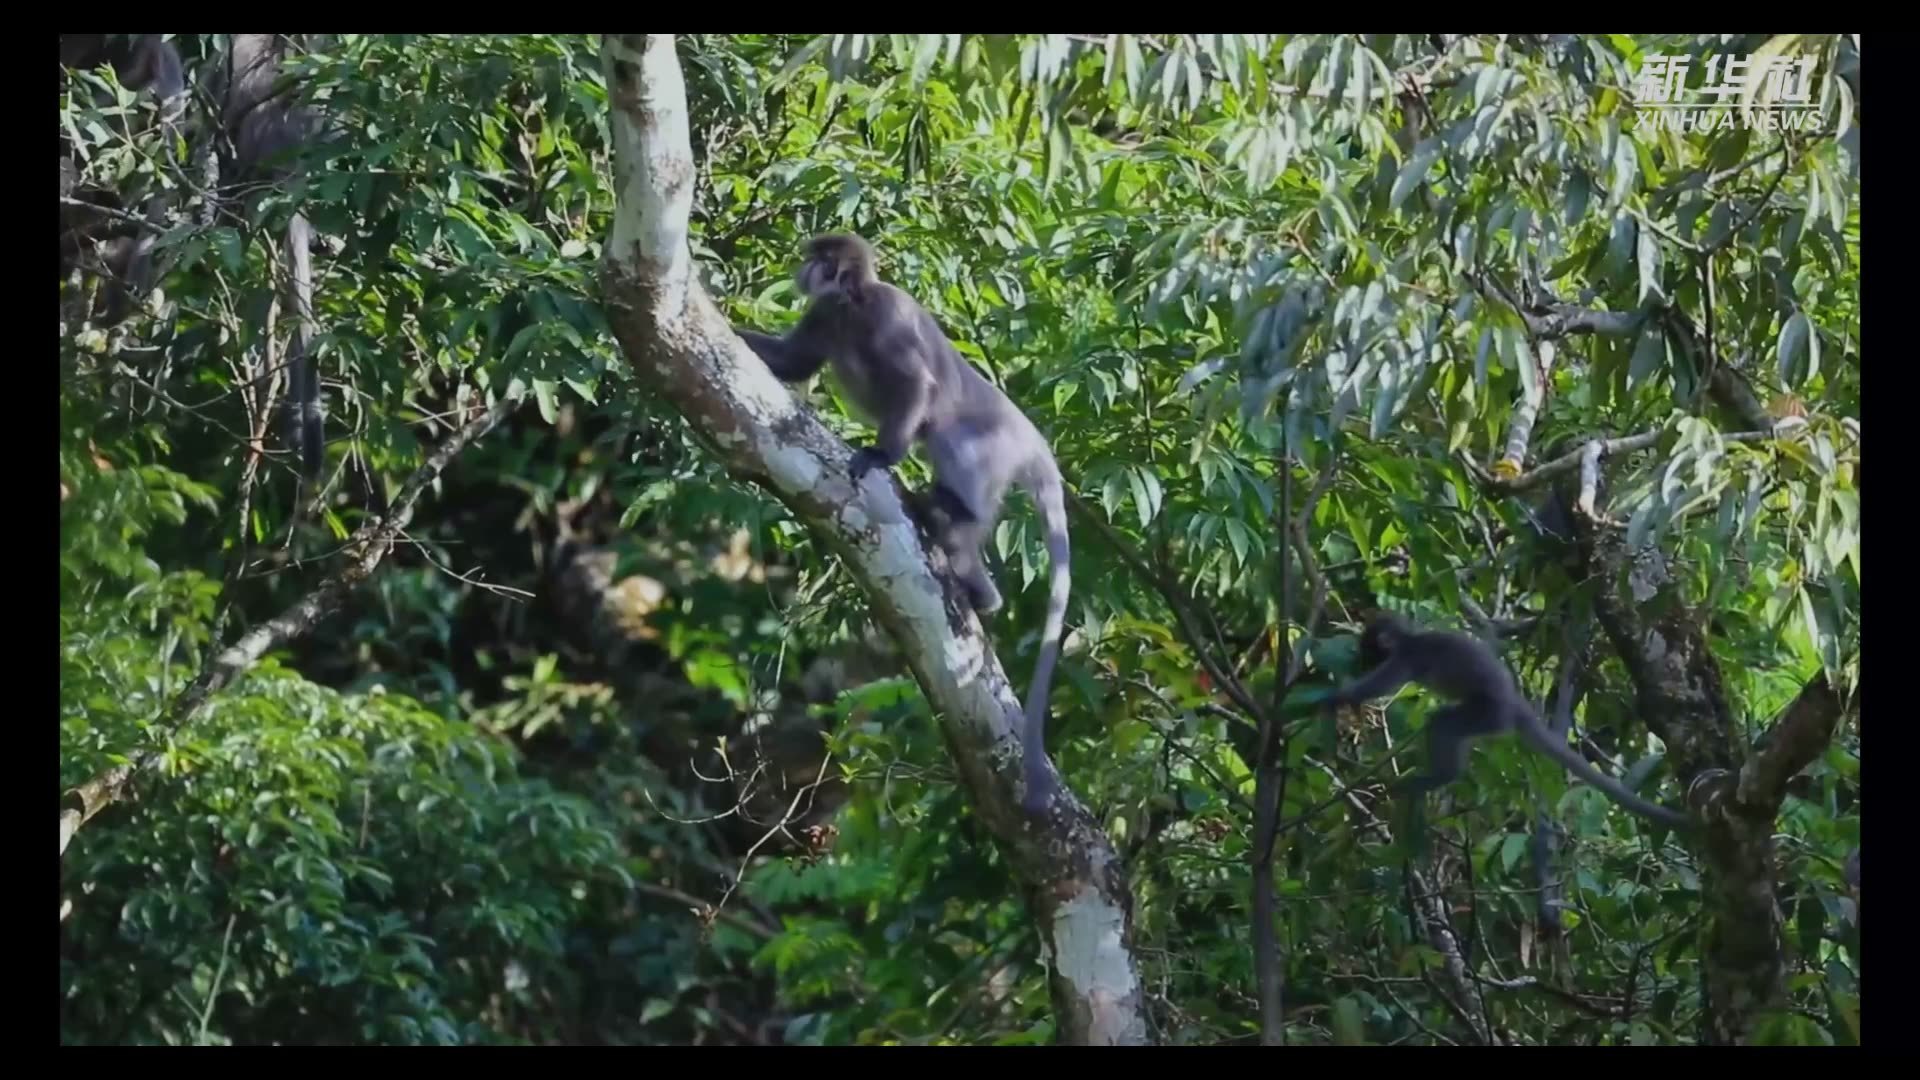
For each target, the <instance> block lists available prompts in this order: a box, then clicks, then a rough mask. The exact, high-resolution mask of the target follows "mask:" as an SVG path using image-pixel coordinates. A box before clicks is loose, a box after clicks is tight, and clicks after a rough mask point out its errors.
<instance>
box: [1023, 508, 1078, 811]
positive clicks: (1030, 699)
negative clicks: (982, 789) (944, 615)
mask: <svg viewBox="0 0 1920 1080" xmlns="http://www.w3.org/2000/svg"><path fill="white" fill-rule="evenodd" d="M1033 496H1034V498H1033V501H1034V503H1035V504H1036V505H1038V507H1039V508H1040V514H1041V516H1042V517H1043V518H1044V519H1045V521H1046V524H1047V556H1048V561H1049V562H1050V563H1051V564H1052V576H1053V581H1052V591H1051V592H1050V593H1049V594H1048V595H1047V622H1046V628H1045V629H1044V630H1042V631H1041V637H1040V657H1039V659H1038V661H1036V662H1035V664H1034V665H1033V683H1032V685H1030V686H1029V687H1028V688H1027V727H1026V731H1025V732H1024V733H1023V735H1022V739H1021V757H1022V758H1024V759H1025V762H1026V776H1027V791H1026V797H1025V798H1024V800H1023V802H1024V803H1025V804H1026V807H1027V809H1028V810H1029V811H1033V812H1036V813H1037V812H1039V811H1040V810H1042V809H1044V808H1045V807H1046V801H1047V799H1048V798H1049V797H1050V796H1051V795H1052V794H1053V787H1054V783H1053V778H1052V776H1050V775H1049V774H1048V773H1049V769H1050V766H1049V764H1048V761H1047V698H1048V696H1049V695H1050V694H1051V692H1052V689H1053V666H1054V663H1055V661H1057V660H1058V659H1059V658H1060V633H1061V631H1062V630H1063V629H1064V628H1065V626H1066V621H1067V597H1068V595H1069V593H1070V591H1071V589H1072V587H1073V579H1072V577H1071V576H1070V575H1069V573H1068V571H1069V568H1070V560H1071V559H1072V545H1071V544H1069V543H1068V540H1067V502H1066V494H1065V491H1064V490H1063V489H1062V487H1061V483H1060V479H1059V478H1058V477H1057V476H1056V477H1050V478H1048V479H1047V480H1045V481H1042V482H1041V483H1039V484H1036V485H1035V489H1034V492H1033Z"/></svg>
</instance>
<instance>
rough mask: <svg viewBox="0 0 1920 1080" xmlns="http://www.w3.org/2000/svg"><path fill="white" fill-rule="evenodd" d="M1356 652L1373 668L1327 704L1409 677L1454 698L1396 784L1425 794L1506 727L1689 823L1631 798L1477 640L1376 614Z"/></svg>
mask: <svg viewBox="0 0 1920 1080" xmlns="http://www.w3.org/2000/svg"><path fill="white" fill-rule="evenodd" d="M1360 655H1361V657H1362V658H1363V659H1368V660H1369V661H1370V662H1376V663H1377V664H1378V666H1376V667H1375V668H1374V669H1373V670H1372V671H1369V672H1367V674H1365V675H1363V676H1361V677H1360V678H1358V679H1356V680H1354V681H1353V682H1352V683H1350V684H1348V685H1347V686H1344V687H1341V688H1340V689H1338V690H1336V691H1334V692H1333V693H1332V694H1331V695H1329V696H1328V697H1327V699H1326V703H1325V704H1326V707H1327V708H1329V709H1331V708H1332V707H1334V706H1335V705H1358V704H1360V703H1361V702H1365V701H1371V700H1372V699H1374V698H1380V697H1385V696H1387V695H1388V694H1391V693H1393V692H1394V691H1396V690H1398V689H1400V688H1401V687H1402V686H1405V685H1406V684H1408V683H1410V682H1413V683H1419V684H1420V685H1422V686H1424V687H1426V688H1427V689H1429V690H1432V691H1434V692H1435V693H1438V694H1440V695H1442V696H1443V697H1447V698H1450V699H1451V700H1452V701H1453V702H1454V704H1452V705H1449V706H1447V707H1446V708H1443V709H1440V710H1439V711H1437V712H1435V713H1434V714H1433V716H1432V717H1431V718H1430V719H1429V720H1428V721H1427V756H1428V763H1427V772H1426V773H1425V774H1424V775H1419V776H1412V777H1408V778H1407V779H1405V780H1403V781H1401V782H1400V784H1399V785H1397V786H1398V787H1401V788H1403V789H1406V790H1410V791H1413V792H1416V793H1419V794H1425V793H1426V792H1427V791H1428V790H1430V789H1432V788H1436V787H1439V786H1441V785H1443V784H1448V783H1451V782H1452V781H1453V780H1455V779H1456V778H1458V777H1459V775H1460V774H1461V772H1462V771H1464V770H1465V769H1466V765H1467V754H1468V753H1469V752H1470V751H1471V749H1472V746H1473V740H1474V739H1476V738H1480V737H1483V736H1488V735H1499V734H1502V733H1505V732H1509V731H1511V732H1515V733H1517V734H1518V735H1519V736H1520V737H1521V738H1522V739H1524V740H1526V743H1527V745H1529V746H1531V747H1533V748H1534V749H1535V750H1538V751H1540V752H1541V753H1543V754H1545V755H1547V756H1548V757H1550V758H1552V759H1553V760H1554V761H1555V762H1556V763H1558V764H1559V765H1560V766H1561V767H1563V768H1565V769H1566V770H1567V771H1568V772H1571V773H1573V774H1574V775H1575V776H1578V777H1579V778H1580V779H1582V780H1585V781H1586V782H1587V783H1589V784H1592V785H1593V786H1594V787H1597V788H1599V789H1600V790H1601V791H1604V792H1606V794H1607V797H1608V798H1611V799H1612V800H1613V801H1614V802H1617V803H1619V804H1620V805H1622V806H1624V807H1626V808H1627V809H1629V810H1632V811H1634V812H1635V813H1638V814H1642V815H1644V816H1646V817H1649V818H1652V819H1653V820H1655V821H1658V822H1660V823H1662V824H1665V825H1669V826H1672V827H1674V828H1676V829H1679V828H1686V827H1687V826H1688V825H1689V824H1690V820H1689V819H1688V818H1687V816H1686V815H1684V814H1679V813H1676V812H1675V811H1672V810H1669V809H1667V808H1666V807H1663V806H1657V805H1655V804H1653V803H1650V802H1648V801H1646V800H1645V799H1642V798H1640V797H1638V796H1636V795H1634V794H1633V793H1632V792H1630V791H1628V790H1627V789H1626V788H1625V787H1623V786H1621V784H1620V783H1619V782H1618V781H1616V780H1614V779H1613V778H1612V777H1610V776H1607V775H1606V774H1605V773H1602V772H1601V771H1600V770H1598V769H1596V768H1594V767H1593V766H1592V765H1590V764H1588V763H1587V760H1586V759H1585V758H1583V757H1581V756H1580V754H1579V753H1578V752H1577V751H1575V750H1574V749H1573V748H1572V747H1570V746H1568V745H1567V744H1566V742H1565V741H1564V740H1562V739H1559V738H1556V737H1554V735H1553V734H1552V732H1550V731H1549V730H1548V729H1547V727H1546V725H1545V724H1544V723H1542V722H1541V720H1540V717H1539V715H1538V714H1536V713H1535V712H1534V711H1533V706H1532V705H1530V704H1528V703H1527V699H1526V698H1525V697H1523V696H1521V694H1520V688H1519V686H1518V685H1517V684H1516V683H1515V682H1514V679H1513V676H1512V674H1511V673H1509V672H1508V671H1507V669H1506V666H1505V665H1503V664H1502V663H1500V661H1499V659H1498V658H1497V657H1495V656H1494V654H1493V651H1492V650H1491V649H1489V648H1487V646H1486V645H1484V644H1483V643H1481V642H1480V641H1477V640H1475V639H1474V638H1471V637H1468V636H1466V635H1465V634H1456V633H1449V632H1446V631H1421V630H1417V629H1415V628H1414V627H1412V626H1411V625H1409V624H1408V623H1407V622H1405V621H1404V620H1402V619H1400V618H1399V617H1398V616H1395V615H1392V614H1389V613H1384V612H1383V613H1381V614H1379V615H1377V616H1375V617H1374V618H1373V620H1372V621H1370V622H1369V623H1368V624H1367V628H1366V630H1365V631H1364V632H1363V633H1362V634H1361V636H1360Z"/></svg>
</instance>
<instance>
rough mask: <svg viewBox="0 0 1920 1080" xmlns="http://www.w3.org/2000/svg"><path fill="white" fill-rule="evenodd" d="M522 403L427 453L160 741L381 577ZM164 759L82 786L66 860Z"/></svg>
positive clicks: (232, 650)
mask: <svg viewBox="0 0 1920 1080" xmlns="http://www.w3.org/2000/svg"><path fill="white" fill-rule="evenodd" d="M516 404H518V402H515V401H510V400H507V399H502V400H500V401H499V402H497V403H495V404H494V406H493V408H491V409H489V410H487V412H486V413H485V414H484V415H483V416H481V417H480V418H479V419H477V420H474V421H472V422H470V423H468V424H467V425H466V426H464V427H462V428H460V429H459V430H457V431H455V432H454V433H453V434H452V435H451V436H450V437H448V439H447V441H445V442H443V443H441V444H440V445H439V446H437V447H435V448H434V450H433V453H431V454H429V455H427V460H426V461H425V462H424V463H423V464H421V466H420V467H419V468H418V469H415V470H414V472H413V475H412V476H410V477H408V478H407V482H406V483H405V484H402V485H401V487H400V491H399V494H397V495H396V496H394V500H393V506H392V509H391V510H390V512H389V513H388V514H387V515H386V516H385V517H384V518H375V519H373V520H371V521H369V522H368V523H367V524H365V525H363V526H361V527H360V528H359V529H358V530H357V531H356V532H355V533H354V534H353V536H352V538H351V539H349V540H348V542H347V545H346V546H347V549H348V550H349V551H352V552H354V553H355V554H354V557H353V559H352V561H350V562H349V563H348V564H347V565H346V566H344V567H341V568H340V569H339V570H337V571H335V572H334V573H333V574H332V575H330V576H329V577H328V578H327V579H326V580H325V581H322V582H321V583H320V585H319V587H318V588H316V589H314V590H313V591H312V592H310V593H308V594H307V595H305V596H303V597H301V598H300V599H299V600H297V601H295V602H294V603H293V604H292V605H291V606H289V607H288V608H287V609H286V610H284V611H282V612H280V614H278V615H275V616H274V617H273V618H271V619H268V620H267V621H266V622H263V623H261V624H260V625H259V626H256V627H254V628H253V629H252V630H250V631H248V632H247V633H246V634H244V635H242V636H241V637H240V639H239V640H238V641H236V642H234V643H233V644H232V645H229V646H227V647H226V648H225V649H223V650H221V651H220V653H219V654H217V655H216V656H214V657H213V659H212V660H211V661H209V662H208V664H207V666H206V667H205V668H204V669H202V670H201V672H200V675H199V677H198V678H196V679H194V681H193V682H192V683H191V684H190V685H189V686H188V687H187V688H186V689H185V690H184V691H182V692H181V693H180V695H179V696H178V697H176V698H175V699H174V700H173V704H172V705H171V706H170V707H169V708H168V710H167V715H166V717H165V718H164V719H163V720H162V721H161V722H160V723H158V724H156V725H154V730H155V734H156V736H160V737H164V736H165V735H166V734H167V733H169V732H172V731H176V730H178V729H179V728H180V727H181V725H183V724H185V723H186V722H187V721H188V720H191V719H192V718H193V717H194V715H195V714H196V713H198V712H199V711H200V709H201V708H202V707H204V706H205V705H206V703H207V701H208V700H209V699H211V698H212V697H213V695H214V694H216V693H218V692H219V691H220V690H221V689H223V688H224V687H226V686H227V685H228V684H229V683H231V682H232V681H233V680H234V679H236V678H238V677H239V676H240V675H241V674H242V673H243V672H245V671H246V670H247V669H248V668H250V667H252V666H253V665H254V664H255V663H256V662H258V661H259V659H260V658H261V657H262V656H265V655H266V654H267V652H268V650H270V649H274V648H277V647H279V646H280V645H283V644H285V643H287V642H289V641H292V640H293V639H295V638H297V637H300V636H301V635H303V634H305V633H307V632H308V631H310V630H312V629H313V628H314V626H315V625H317V624H318V623H319V622H320V620H321V619H323V618H325V617H326V616H327V615H329V614H331V613H332V612H333V611H334V609H335V608H337V607H339V606H340V603H341V601H343V600H345V599H346V597H347V594H348V593H350V592H352V591H353V590H354V588H355V587H357V586H358V585H359V584H360V583H361V582H363V581H366V580H367V579H368V578H369V577H371V576H373V572H374V570H375V569H376V568H377V567H379V565H380V562H381V560H383V559H385V558H386V557H387V552H388V551H390V550H392V547H393V543H394V540H395V538H397V537H398V536H399V535H400V534H401V533H402V532H403V531H404V530H405V529H406V527H407V525H408V523H409V522H411V521H412V520H413V511H414V506H415V504H416V503H418V502H419V500H420V495H421V493H422V492H424V491H426V489H427V486H428V485H429V484H432V483H433V482H434V481H435V480H437V479H439V477H440V474H441V473H442V472H444V471H445V470H446V467H447V466H448V464H450V463H451V462H452V461H453V459H454V458H455V457H456V456H457V455H458V454H459V453H460V451H462V450H464V449H466V448H467V446H468V445H470V444H471V443H473V441H474V440H476V439H478V438H480V437H481V436H482V435H485V434H486V433H487V432H488V431H491V430H492V429H493V427H494V425H496V424H498V423H499V422H500V421H501V420H502V419H503V418H505V417H506V415H507V414H508V413H510V412H511V411H512V410H513V408H514V406H515V405H516ZM163 756H164V755H163V751H162V750H161V749H160V748H159V747H158V746H150V747H146V748H143V749H140V750H137V751H135V752H134V753H133V754H132V756H131V757H130V759H129V760H128V761H127V762H126V763H124V764H121V765H116V766H114V767H113V768H111V769H108V770H106V771H105V772H103V773H100V774H98V775H97V776H95V777H94V778H93V779H91V780H88V781H87V782H85V783H83V784H81V785H80V786H78V787H77V788H75V789H74V790H73V792H72V793H71V794H73V795H77V796H78V797H79V799H80V805H79V806H78V807H74V808H65V809H62V810H61V811H60V853H61V854H62V855H65V854H66V851H67V844H68V842H69V841H71V840H72V839H73V835H74V833H76V832H78V831H79V829H80V827H81V826H82V825H85V824H86V823H87V822H88V821H89V820H91V819H92V818H93V816H94V815H95V814H98V813H99V812H100V811H101V810H104V809H106V808H107V807H108V806H110V805H112V804H113V803H115V802H119V801H122V800H123V799H125V798H127V797H128V795H127V792H128V785H129V784H131V783H132V782H133V781H134V779H136V778H137V777H139V776H140V775H141V774H143V773H145V772H147V771H148V770H150V769H152V768H153V767H154V766H155V765H157V764H158V763H159V762H160V760H161V758H162V757H163Z"/></svg>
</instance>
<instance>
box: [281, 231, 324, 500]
mask: <svg viewBox="0 0 1920 1080" xmlns="http://www.w3.org/2000/svg"><path fill="white" fill-rule="evenodd" d="M312 241H313V227H312V226H311V225H309V224H308V223H307V219H306V216H305V215H303V214H300V213H299V212H297V211H296V212H295V213H294V215H293V220H291V221H289V222H287V264H288V268H289V271H290V272H289V273H288V275H287V276H288V277H289V278H291V279H292V281H291V290H290V291H291V292H292V294H293V316H294V324H293V343H292V345H291V346H290V347H289V348H288V349H287V383H288V385H287V444H288V445H289V446H291V447H293V448H294V449H295V450H296V451H297V452H298V454H299V456H300V473H301V475H302V476H305V477H306V478H307V479H309V480H311V479H313V478H315V477H317V476H319V475H320V467H321V465H322V464H323V463H324V462H325V460H326V428H325V425H324V423H323V421H324V418H325V417H326V412H325V409H324V407H323V406H322V405H321V402H320V365H319V364H318V363H316V362H315V361H314V358H313V353H312V348H313V252H312Z"/></svg>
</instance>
